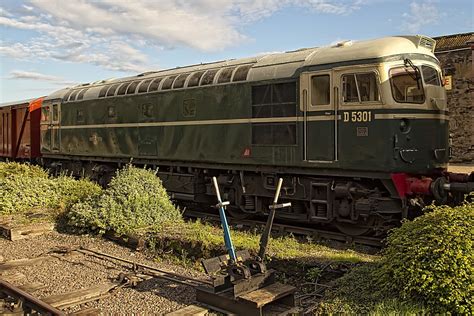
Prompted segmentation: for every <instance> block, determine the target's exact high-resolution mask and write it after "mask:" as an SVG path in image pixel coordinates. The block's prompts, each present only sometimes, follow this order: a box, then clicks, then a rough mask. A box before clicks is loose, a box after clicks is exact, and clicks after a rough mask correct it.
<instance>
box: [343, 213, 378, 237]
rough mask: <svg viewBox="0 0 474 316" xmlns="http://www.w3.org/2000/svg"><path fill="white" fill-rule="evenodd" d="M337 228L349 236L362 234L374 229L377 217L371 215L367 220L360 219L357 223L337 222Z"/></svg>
mask: <svg viewBox="0 0 474 316" xmlns="http://www.w3.org/2000/svg"><path fill="white" fill-rule="evenodd" d="M335 225H336V227H337V229H339V231H340V232H341V233H343V234H345V235H348V236H362V235H366V234H367V233H369V232H370V231H372V230H373V228H374V225H375V217H369V219H368V220H367V221H364V220H359V221H358V222H357V223H355V224H351V223H343V222H336V223H335Z"/></svg>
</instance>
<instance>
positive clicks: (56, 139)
mask: <svg viewBox="0 0 474 316" xmlns="http://www.w3.org/2000/svg"><path fill="white" fill-rule="evenodd" d="M60 121H61V105H60V103H53V105H52V106H51V125H50V129H51V151H52V152H59V151H60V144H61V139H60V137H61V134H60Z"/></svg>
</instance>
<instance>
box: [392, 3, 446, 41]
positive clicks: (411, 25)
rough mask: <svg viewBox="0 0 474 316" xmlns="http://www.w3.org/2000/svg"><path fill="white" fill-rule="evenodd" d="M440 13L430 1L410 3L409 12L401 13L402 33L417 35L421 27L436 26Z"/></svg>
mask: <svg viewBox="0 0 474 316" xmlns="http://www.w3.org/2000/svg"><path fill="white" fill-rule="evenodd" d="M439 19H440V13H439V11H438V8H437V7H436V3H435V2H434V1H431V0H427V1H423V2H416V1H413V2H412V3H410V12H405V13H403V22H402V25H401V29H402V31H405V32H409V33H417V32H419V31H420V30H421V28H422V27H424V26H426V25H430V24H437V23H438V22H439Z"/></svg>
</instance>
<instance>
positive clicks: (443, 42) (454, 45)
mask: <svg viewBox="0 0 474 316" xmlns="http://www.w3.org/2000/svg"><path fill="white" fill-rule="evenodd" d="M433 39H435V40H436V49H435V52H441V51H446V50H452V49H459V48H467V47H469V46H470V44H467V43H468V42H473V41H474V33H473V32H470V33H462V34H453V35H445V36H439V37H433Z"/></svg>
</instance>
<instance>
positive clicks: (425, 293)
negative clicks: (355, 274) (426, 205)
mask: <svg viewBox="0 0 474 316" xmlns="http://www.w3.org/2000/svg"><path fill="white" fill-rule="evenodd" d="M431 209H432V211H431V212H428V213H426V214H424V215H423V216H420V217H418V218H416V219H415V220H413V221H407V222H405V223H404V224H403V225H402V226H401V227H400V228H397V229H394V230H393V232H392V233H391V234H390V235H389V237H388V240H387V243H388V244H387V247H386V249H385V250H384V252H383V256H382V260H381V267H380V272H381V273H380V280H381V281H382V282H381V284H382V286H383V287H385V288H387V289H390V290H392V291H397V292H399V293H400V295H401V297H402V298H416V299H420V300H421V301H424V302H426V303H427V304H428V305H429V306H430V307H431V308H433V309H434V310H437V311H439V312H452V313H456V314H459V313H462V314H471V313H473V312H474V309H473V304H474V302H473V297H474V286H473V278H474V273H473V272H474V249H473V241H474V230H473V227H474V226H473V225H474V203H466V204H464V205H462V206H458V207H454V208H451V207H448V206H440V207H431Z"/></svg>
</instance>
